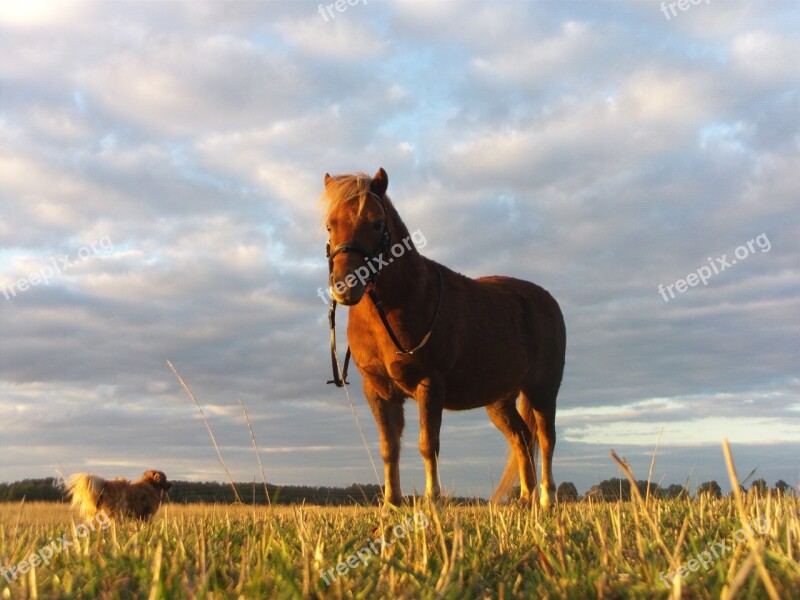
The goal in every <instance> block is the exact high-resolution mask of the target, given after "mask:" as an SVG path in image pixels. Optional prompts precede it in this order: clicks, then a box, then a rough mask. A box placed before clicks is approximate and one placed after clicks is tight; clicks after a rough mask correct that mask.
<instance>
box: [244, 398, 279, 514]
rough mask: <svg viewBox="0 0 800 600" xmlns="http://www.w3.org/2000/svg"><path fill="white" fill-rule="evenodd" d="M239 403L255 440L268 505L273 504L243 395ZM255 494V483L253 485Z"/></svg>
mask: <svg viewBox="0 0 800 600" xmlns="http://www.w3.org/2000/svg"><path fill="white" fill-rule="evenodd" d="M239 404H240V405H241V407H242V412H243V413H244V420H245V421H247V428H248V429H249V430H250V439H252V440H253V448H255V451H256V458H257V459H258V468H259V469H260V470H261V481H262V482H263V483H264V494H265V495H266V497H267V506H272V502H271V501H270V499H269V490H267V476H266V475H264V465H263V464H262V463H261V452H259V450H258V444H256V436H255V434H254V433H253V426H252V425H251V424H250V417H249V416H248V415H247V409H246V408H245V407H244V402H242V398H241V396H240V397H239ZM253 494H255V485H254V486H253Z"/></svg>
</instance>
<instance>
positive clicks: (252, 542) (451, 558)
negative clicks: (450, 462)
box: [0, 495, 800, 599]
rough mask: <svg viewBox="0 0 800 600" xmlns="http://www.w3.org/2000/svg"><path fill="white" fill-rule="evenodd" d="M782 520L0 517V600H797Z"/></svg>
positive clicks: (5, 507) (176, 511) (679, 509)
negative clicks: (773, 599)
mask: <svg viewBox="0 0 800 600" xmlns="http://www.w3.org/2000/svg"><path fill="white" fill-rule="evenodd" d="M798 506H799V504H798V500H797V499H795V498H791V497H786V496H779V497H776V496H770V495H767V496H764V497H758V496H755V495H748V496H746V497H744V498H742V502H741V504H737V502H736V501H735V500H734V499H732V498H722V499H714V498H710V497H702V498H699V499H695V500H670V501H665V500H652V499H651V500H649V501H646V500H643V499H637V500H636V501H632V502H620V503H592V502H581V503H577V504H561V505H559V506H557V507H556V508H555V509H553V510H551V511H550V512H548V513H547V514H541V513H540V512H539V511H538V509H530V508H524V507H519V506H517V505H508V506H499V507H498V506H495V505H480V506H478V505H476V506H452V505H448V504H447V502H442V503H439V504H433V505H431V504H429V503H427V502H426V501H424V500H418V501H416V502H414V503H413V504H412V505H409V506H405V507H403V508H401V509H397V510H394V509H379V508H365V507H352V508H320V507H301V506H297V507H280V508H274V509H267V508H265V507H247V506H242V505H239V506H219V505H217V506H210V505H189V506H183V505H169V504H168V505H165V506H164V507H162V509H161V511H160V512H159V513H158V515H157V516H156V518H155V519H153V521H151V522H150V523H147V524H141V523H130V522H128V523H115V524H112V523H110V522H108V521H105V520H100V519H97V520H94V521H93V522H92V523H87V521H86V520H83V519H80V518H78V517H77V516H76V515H75V514H74V513H73V512H72V511H70V509H69V508H68V507H67V506H66V505H63V504H48V503H31V504H28V503H23V504H2V505H0V524H1V526H0V567H2V568H4V569H5V571H4V573H3V574H2V575H3V576H2V577H0V597H2V598H28V597H31V598H35V597H38V598H202V597H207V598H294V597H311V598H340V597H346V598H438V597H443V598H459V599H460V598H668V597H675V598H679V597H681V598H720V597H723V598H724V597H731V598H733V597H735V598H766V597H770V594H773V596H772V597H780V598H797V597H798V593H800V592H798V590H800V566H798V560H797V559H798V556H800V542H799V540H800V518H799V517H798ZM748 527H749V528H748ZM92 529H94V531H92ZM381 536H383V540H384V541H385V545H384V544H383V543H382V542H381V539H380V538H381ZM48 548H49V550H48ZM32 554H37V556H38V559H37V558H31V555H32ZM45 558H47V561H46V562H48V563H49V564H44V562H45V560H44V559H45ZM26 559H27V561H26ZM22 561H26V562H25V563H23V562H22ZM32 563H34V564H33V565H32ZM35 563H39V564H35ZM26 565H27V568H26ZM12 568H14V569H16V570H15V571H13V572H12V571H11V569H12ZM337 568H338V570H337ZM22 571H26V572H24V573H22ZM670 571H672V572H673V573H674V574H675V575H674V576H673V577H672V578H671V579H673V581H674V584H670V585H669V587H668V586H667V583H669V580H670V576H669V572H670ZM681 575H684V577H683V578H682V577H681ZM15 576H16V579H15ZM665 582H667V583H665ZM774 594H777V596H775V595H774Z"/></svg>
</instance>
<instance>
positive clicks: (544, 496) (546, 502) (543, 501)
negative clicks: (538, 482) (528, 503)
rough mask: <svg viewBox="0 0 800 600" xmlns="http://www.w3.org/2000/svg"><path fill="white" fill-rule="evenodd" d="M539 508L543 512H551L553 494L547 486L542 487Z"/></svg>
mask: <svg viewBox="0 0 800 600" xmlns="http://www.w3.org/2000/svg"><path fill="white" fill-rule="evenodd" d="M539 506H541V507H542V510H549V509H550V507H551V506H553V493H552V492H551V491H550V488H548V487H547V486H546V485H545V484H542V486H541V494H540V495H539Z"/></svg>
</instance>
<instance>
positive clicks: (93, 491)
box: [65, 471, 172, 521]
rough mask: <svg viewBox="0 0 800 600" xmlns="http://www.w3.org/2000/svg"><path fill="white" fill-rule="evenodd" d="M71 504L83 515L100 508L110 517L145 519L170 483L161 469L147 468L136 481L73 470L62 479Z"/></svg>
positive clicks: (151, 512) (98, 510) (150, 514)
mask: <svg viewBox="0 0 800 600" xmlns="http://www.w3.org/2000/svg"><path fill="white" fill-rule="evenodd" d="M65 484H66V488H67V492H68V493H69V494H70V496H72V506H74V507H77V508H79V509H80V511H81V514H82V515H83V516H94V515H95V514H97V513H99V512H101V511H103V512H105V513H106V514H107V515H108V516H109V517H110V518H112V519H123V518H132V519H141V520H143V521H146V520H148V519H149V518H150V517H152V516H153V515H154V514H156V512H157V511H158V508H159V507H160V506H161V499H162V496H163V495H164V492H166V491H167V490H169V489H170V488H171V487H172V484H171V483H170V482H168V481H167V476H166V475H164V473H162V472H161V471H147V472H146V473H145V474H144V475H142V478H141V479H140V480H139V481H134V482H133V483H131V482H130V481H128V480H127V479H125V478H124V477H118V478H117V479H111V480H106V479H103V478H102V477H98V476H97V475H90V474H89V473H75V474H74V475H72V476H70V478H69V479H67V480H66V482H65Z"/></svg>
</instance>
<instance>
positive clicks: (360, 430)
mask: <svg viewBox="0 0 800 600" xmlns="http://www.w3.org/2000/svg"><path fill="white" fill-rule="evenodd" d="M333 356H335V357H336V370H337V371H338V373H339V375H340V377H341V379H342V380H344V376H343V375H342V368H341V366H340V365H339V356H338V355H337V354H336V353H334V354H333ZM341 387H343V388H344V395H345V396H347V403H348V404H349V405H350V410H352V411H353V416H354V417H355V418H356V425H357V426H358V433H360V434H361V441H362V442H364V448H366V449H367V455H368V456H369V462H370V463H372V471H373V472H374V473H375V481H377V482H378V487H379V488H380V489H381V490H383V486H381V478H380V477H379V476H378V468H377V467H376V466H375V461H374V460H373V459H372V452H370V450H369V444H367V438H366V437H365V436H364V429H362V427H361V421H360V420H359V419H358V413H357V412H356V407H355V406H353V401H352V400H351V399H350V392H349V391H348V389H347V386H346V385H343V386H341Z"/></svg>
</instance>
